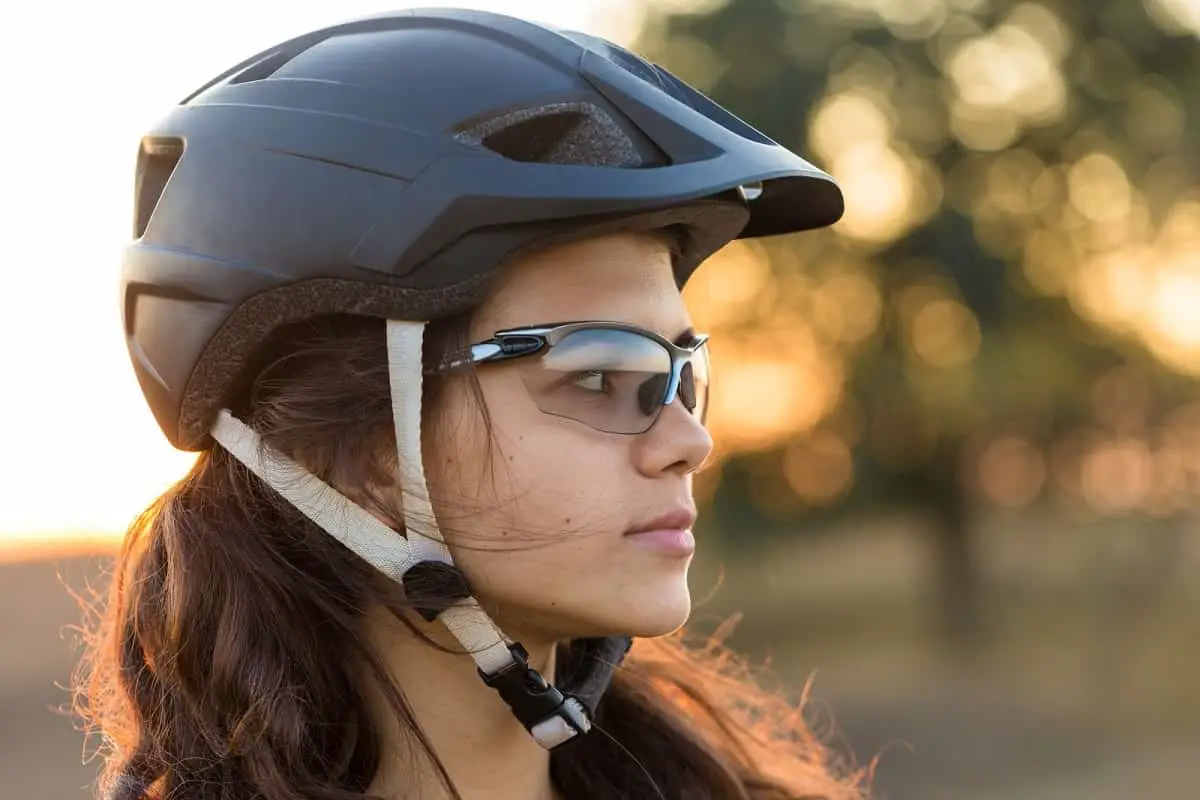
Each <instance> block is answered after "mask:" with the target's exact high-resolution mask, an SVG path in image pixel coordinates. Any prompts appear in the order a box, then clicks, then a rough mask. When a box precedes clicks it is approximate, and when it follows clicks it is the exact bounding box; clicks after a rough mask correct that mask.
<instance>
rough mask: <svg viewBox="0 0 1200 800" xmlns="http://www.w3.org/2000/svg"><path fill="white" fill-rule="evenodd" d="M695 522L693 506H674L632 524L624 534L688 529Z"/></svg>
mask: <svg viewBox="0 0 1200 800" xmlns="http://www.w3.org/2000/svg"><path fill="white" fill-rule="evenodd" d="M695 524H696V510H695V509H693V508H676V509H674V510H672V511H668V512H667V513H665V514H661V515H659V516H657V517H655V518H654V519H652V520H649V521H648V522H645V523H639V524H637V525H634V526H633V527H631V528H630V529H629V530H627V531H625V534H626V535H630V534H634V533H645V532H646V531H661V530H690V529H691V527H692V526H693V525H695Z"/></svg>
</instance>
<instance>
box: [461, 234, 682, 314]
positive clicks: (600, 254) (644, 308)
mask: <svg viewBox="0 0 1200 800" xmlns="http://www.w3.org/2000/svg"><path fill="white" fill-rule="evenodd" d="M567 320H612V321H619V322H629V323H633V324H635V325H640V326H642V327H645V328H649V329H650V330H656V331H658V332H660V333H662V334H664V335H666V336H669V337H673V336H674V335H675V334H677V333H678V332H679V330H682V329H683V328H685V327H687V325H688V323H689V319H688V315H687V309H686V308H685V306H684V304H683V298H682V297H681V295H680V293H679V289H678V287H677V286H676V285H675V275H674V271H673V269H672V263H671V253H670V250H669V248H668V246H667V244H666V242H665V241H662V240H660V239H659V238H657V237H654V236H650V235H647V234H632V233H623V234H615V235H610V236H603V237H597V238H593V239H585V240H581V241H578V242H571V243H569V244H563V245H558V246H555V247H551V248H547V249H545V250H541V251H538V252H536V253H533V254H530V255H528V256H525V257H523V258H520V259H518V260H516V261H514V262H512V263H511V264H509V265H507V266H506V267H505V268H504V270H503V271H502V273H501V274H500V276H499V279H498V281H497V285H496V287H495V289H494V291H493V293H492V294H491V296H490V297H489V299H488V300H487V301H486V302H485V303H484V304H483V305H482V306H481V307H480V309H479V312H478V313H477V314H476V315H475V319H474V321H473V323H472V326H471V328H472V334H473V335H475V336H489V335H491V334H492V332H494V331H496V330H500V329H503V328H511V327H520V326H523V325H534V324H539V323H546V322H560V321H567Z"/></svg>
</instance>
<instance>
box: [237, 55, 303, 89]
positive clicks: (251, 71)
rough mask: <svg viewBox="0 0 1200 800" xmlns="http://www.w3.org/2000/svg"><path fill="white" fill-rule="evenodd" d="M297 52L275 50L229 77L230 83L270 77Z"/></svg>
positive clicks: (248, 81)
mask: <svg viewBox="0 0 1200 800" xmlns="http://www.w3.org/2000/svg"><path fill="white" fill-rule="evenodd" d="M297 55H298V53H297V52H296V51H295V49H294V48H293V49H289V50H276V51H275V52H274V53H271V54H269V55H267V56H264V57H263V58H260V59H259V60H258V61H255V62H254V63H253V64H251V65H250V66H248V67H246V68H245V69H244V70H242V71H241V72H239V73H238V74H236V75H234V76H233V77H232V78H230V79H229V82H230V83H250V82H251V81H261V80H264V79H266V78H269V77H271V76H272V75H274V74H275V73H276V72H278V71H279V70H280V68H282V67H283V65H284V64H286V63H288V62H289V61H291V60H292V59H293V58H295V57H296V56H297Z"/></svg>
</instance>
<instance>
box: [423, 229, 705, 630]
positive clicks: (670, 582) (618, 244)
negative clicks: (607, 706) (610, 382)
mask: <svg viewBox="0 0 1200 800" xmlns="http://www.w3.org/2000/svg"><path fill="white" fill-rule="evenodd" d="M579 320H588V321H616V322H625V323H632V324H634V325H637V326H640V327H642V328H645V329H648V330H651V331H655V332H657V333H659V334H660V335H662V336H663V337H665V338H666V339H668V340H671V341H674V340H675V339H676V338H677V337H679V336H680V334H682V333H684V332H685V331H686V330H687V329H688V328H689V327H690V325H691V321H690V319H689V318H688V313H687V310H686V309H685V308H684V304H683V300H682V298H681V297H680V294H679V290H678V289H677V288H676V286H675V280H674V277H673V274H672V270H671V258H670V254H669V252H668V249H667V247H666V246H665V245H664V244H662V243H660V242H659V241H657V240H656V239H654V238H652V237H649V236H641V235H633V234H620V235H615V236H606V237H603V238H596V239H590V240H586V241H581V242H576V243H571V244H568V245H563V246H559V247H555V248H553V249H551V250H546V251H543V252H540V253H538V254H536V255H531V256H529V257H527V258H525V259H523V260H521V261H520V262H518V263H514V264H512V265H511V266H510V267H509V268H508V269H507V270H506V271H505V273H504V274H503V276H502V279H501V282H500V285H499V286H498V288H497V291H496V292H495V294H493V296H492V297H491V299H490V300H489V301H488V302H487V303H486V304H485V305H484V306H483V307H482V308H481V309H480V311H479V313H478V314H477V315H476V317H475V319H474V321H473V323H472V327H471V331H470V335H471V340H472V342H477V341H481V340H485V339H487V338H489V337H491V336H492V335H493V334H494V333H495V332H496V331H498V330H503V329H505V328H519V327H524V326H533V325H538V324H542V323H554V322H561V321H579ZM531 358H534V359H536V358H537V356H533V357H531ZM530 366H531V365H530V364H528V363H527V364H525V365H524V366H521V365H520V363H519V360H517V361H510V362H507V363H499V364H492V365H484V366H481V367H480V368H479V369H478V372H477V375H478V379H479V383H480V384H481V386H482V390H483V397H484V401H485V403H486V406H487V411H488V414H489V415H490V417H491V424H492V445H491V446H490V447H489V445H488V438H489V434H488V430H487V427H486V425H485V423H484V421H483V419H482V417H481V414H480V411H479V408H478V405H477V403H476V402H475V400H474V398H473V397H472V394H471V389H470V386H469V384H468V383H467V382H466V381H465V380H463V379H452V380H451V381H450V384H449V386H448V387H447V389H446V391H445V392H444V393H442V395H441V398H440V400H439V402H438V405H437V407H436V408H434V409H432V419H431V422H432V426H431V430H430V431H429V432H428V433H427V435H426V442H425V449H426V454H425V462H426V464H425V465H426V472H427V479H428V481H429V487H430V494H431V497H432V499H433V503H434V508H435V511H436V513H437V514H438V518H439V521H440V523H441V526H442V531H443V534H444V535H445V537H446V539H447V541H448V542H449V544H450V546H451V550H452V551H453V555H454V559H455V563H456V564H457V565H458V566H459V567H460V568H461V569H462V570H463V571H464V572H465V573H466V575H467V577H468V578H469V579H470V581H471V583H472V585H473V586H474V588H475V590H476V594H477V596H478V597H479V599H480V601H481V602H482V603H483V604H484V606H485V608H487V609H488V610H489V612H491V613H492V614H493V615H494V616H495V619H496V621H497V623H498V624H499V625H500V626H501V628H502V629H504V630H505V631H506V632H508V633H509V634H510V635H513V636H516V637H517V638H523V639H524V640H526V641H528V642H534V641H539V640H555V639H562V638H570V637H580V636H600V635H613V634H630V635H635V636H655V635H660V634H664V633H667V632H670V631H672V630H674V629H675V628H678V627H679V626H680V625H682V624H683V623H684V622H685V621H686V619H687V615H688V613H689V611H690V608H691V598H690V595H689V593H688V587H687V571H688V565H689V563H690V561H691V555H690V552H688V550H687V548H686V547H683V548H680V547H679V546H678V544H679V539H680V538H681V537H679V536H674V537H672V536H669V535H656V534H648V535H642V536H639V535H631V534H630V533H629V532H630V531H631V530H635V529H641V528H645V527H647V526H648V525H650V524H651V523H653V522H654V521H655V520H657V519H660V518H662V517H664V516H670V515H676V516H680V515H681V516H682V517H683V524H684V526H686V527H689V528H690V527H691V526H690V523H689V522H688V521H687V518H688V517H689V516H691V515H694V505H693V499H692V474H693V473H694V472H695V471H696V469H697V468H698V467H699V466H700V464H701V463H702V462H703V461H704V460H705V458H706V457H707V456H708V454H709V452H710V451H711V449H712V440H711V438H710V437H709V435H708V433H707V431H706V430H705V429H704V428H703V427H702V425H701V424H700V422H699V420H698V419H696V418H695V417H694V416H692V414H690V413H689V412H688V411H687V410H686V409H685V408H684V406H683V405H682V403H681V402H680V400H679V399H678V398H677V399H676V400H675V402H674V403H673V404H672V405H670V406H668V407H666V408H664V409H663V410H662V412H661V414H660V415H659V417H658V420H657V421H656V422H655V423H654V425H653V426H652V427H651V428H650V429H649V430H647V431H646V432H645V433H641V434H636V435H622V434H614V433H604V432H601V431H598V430H596V429H594V428H592V427H588V426H587V425H585V424H583V423H581V422H576V421H574V420H572V419H568V418H565V417H561V416H554V415H551V414H547V413H543V412H542V411H541V410H539V407H538V405H537V404H536V403H535V400H534V398H533V396H532V395H531V392H530V388H529V387H528V386H527V383H526V376H528V371H529V367H530ZM590 388H592V387H591V384H590V383H587V382H586V381H585V382H584V383H583V384H581V385H580V388H579V390H580V391H583V390H585V389H590ZM574 390H575V388H573V389H572V391H574ZM675 522H676V523H678V522H679V520H678V519H677V520H675ZM682 538H683V539H684V543H685V544H686V537H682ZM672 542H673V543H674V546H672ZM518 632H519V633H520V635H519V636H518V635H517V634H518Z"/></svg>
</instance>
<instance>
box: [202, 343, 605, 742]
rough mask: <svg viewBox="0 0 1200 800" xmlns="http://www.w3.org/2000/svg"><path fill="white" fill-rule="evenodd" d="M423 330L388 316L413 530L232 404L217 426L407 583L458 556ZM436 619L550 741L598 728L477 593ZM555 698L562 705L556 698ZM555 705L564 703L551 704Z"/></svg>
mask: <svg viewBox="0 0 1200 800" xmlns="http://www.w3.org/2000/svg"><path fill="white" fill-rule="evenodd" d="M424 330H425V323H423V322H403V321H397V320H389V321H388V323H387V349H388V372H389V375H390V377H391V394H392V417H393V420H394V423H395V428H396V450H397V455H398V456H399V460H398V463H399V470H400V488H401V492H402V496H403V503H404V525H405V531H406V533H407V537H406V536H403V535H400V534H399V533H397V532H396V531H394V530H392V529H391V528H389V527H388V526H387V525H384V524H383V523H382V522H380V521H379V520H378V519H376V518H375V517H374V516H372V515H371V514H370V513H368V512H367V511H366V510H365V509H363V508H362V507H361V506H359V505H356V504H355V503H353V502H352V501H351V500H350V499H349V498H347V497H346V496H345V495H343V494H342V493H341V492H339V491H337V490H336V489H334V488H333V487H332V486H330V485H329V484H327V483H325V482H324V481H322V480H321V479H320V478H318V477H316V476H315V475H313V474H311V473H310V472H308V471H306V470H305V469H304V468H302V467H301V466H300V465H298V464H297V463H296V462H294V461H292V460H291V459H289V458H288V457H286V456H285V455H283V454H282V453H278V452H275V451H274V450H272V449H271V448H269V447H267V446H266V445H265V444H263V442H262V439H261V438H260V437H259V435H258V434H257V433H255V432H254V431H253V430H251V428H250V427H249V426H248V425H246V424H245V423H244V422H242V421H241V420H239V419H238V418H236V417H234V416H233V415H232V414H231V413H230V412H229V411H228V410H225V409H223V410H222V411H221V412H220V413H219V414H218V417H217V422H216V424H215V425H214V426H213V429H212V436H213V438H214V439H215V440H216V441H217V442H218V443H219V444H220V445H221V446H222V447H224V448H225V449H226V450H228V451H229V453H230V454H231V455H232V456H233V457H234V458H236V459H237V460H238V461H240V462H241V463H242V464H244V465H245V466H246V468H247V469H249V470H250V471H251V472H253V473H254V474H255V475H256V476H258V478H259V479H260V480H262V481H263V482H264V483H266V484H267V485H268V486H270V487H271V488H272V489H274V490H275V491H276V492H278V493H279V494H280V495H282V496H283V497H284V498H285V499H287V501H288V502H289V503H291V504H292V505H293V506H295V507H296V508H297V509H299V510H300V511H301V512H302V513H303V514H304V515H305V516H306V517H308V518H309V519H310V520H312V521H313V522H314V523H316V524H317V525H318V526H320V527H321V529H322V530H324V531H325V532H326V533H328V534H329V535H330V536H332V537H333V538H335V539H337V540H338V541H339V542H341V543H342V544H344V545H345V546H346V547H348V548H350V550H352V551H354V552H355V553H356V554H358V555H359V556H360V557H362V558H363V559H364V560H365V561H367V562H368V563H369V564H371V565H372V566H374V567H375V568H376V569H378V570H379V571H380V572H382V573H383V574H384V575H387V576H388V577H389V578H391V579H392V580H393V581H395V582H397V583H399V584H401V585H403V584H404V577H405V575H406V574H408V572H409V570H411V569H412V568H413V567H415V566H417V565H418V564H423V563H429V562H433V563H437V564H443V565H453V563H454V561H453V559H452V558H451V555H450V550H449V549H448V548H447V547H446V543H445V541H444V540H443V539H442V535H441V532H440V530H439V528H438V523H437V518H436V517H435V516H434V513H433V507H432V505H430V502H429V491H428V487H427V485H426V482H425V468H424V466H423V462H422V459H421V394H422V392H421V384H422V377H423V368H422V360H421V345H422V337H423V334H424ZM437 618H438V619H440V620H441V621H442V623H443V624H445V626H446V627H447V628H448V629H449V630H450V632H451V633H452V634H453V635H454V638H455V639H457V640H458V641H459V643H460V644H461V645H462V646H463V648H464V649H465V650H466V652H467V653H469V654H470V656H471V657H472V658H473V659H474V660H475V663H476V665H477V666H478V667H479V671H480V673H481V674H482V676H483V679H484V681H485V682H487V683H488V684H489V685H491V686H492V687H493V688H495V689H497V691H499V692H500V694H501V696H502V697H503V698H504V700H505V701H506V702H507V703H508V704H509V706H510V707H511V708H512V710H513V712H514V714H515V715H516V716H517V718H518V719H520V720H521V722H522V723H523V724H525V726H526V727H527V728H528V729H529V732H530V733H531V734H532V735H533V737H534V738H535V739H536V740H537V741H538V743H539V744H541V745H542V746H543V747H545V748H546V749H553V748H554V747H557V746H558V745H560V744H563V743H565V742H567V741H569V740H570V739H572V738H574V737H575V736H576V735H578V734H580V733H586V732H587V731H588V730H589V729H590V727H591V723H590V720H589V718H588V714H587V711H586V710H585V708H584V706H583V705H582V703H580V702H579V700H577V699H576V698H574V697H572V696H570V695H566V696H562V695H561V694H557V690H556V689H554V688H553V687H550V686H547V685H545V682H544V681H543V680H542V679H541V678H540V676H538V675H537V673H536V672H535V671H533V670H532V669H530V668H529V667H528V665H527V664H526V662H525V655H524V650H523V649H522V648H521V646H520V645H519V644H515V643H513V642H511V641H510V640H509V639H508V638H507V637H506V636H505V635H504V634H503V633H502V632H501V631H500V629H499V628H498V627H496V624H495V623H494V622H493V621H492V620H491V618H490V617H489V616H488V615H487V613H486V612H485V611H484V610H483V609H482V608H480V607H479V603H478V602H477V601H476V600H475V599H474V598H472V597H468V598H464V599H462V600H459V601H457V602H455V603H454V604H452V605H450V606H449V607H447V608H445V609H444V610H443V611H442V612H441V613H440V614H439V615H438V616H437ZM531 680H532V684H531ZM539 683H540V684H541V687H542V688H540V689H539ZM531 691H532V692H533V693H534V694H530V692H531ZM555 696H557V698H558V702H557V703H555V702H554V700H553V699H552V698H553V697H555ZM538 697H541V698H542V699H541V700H538V699H537V698H538ZM547 703H550V704H552V705H557V706H558V707H557V708H554V709H550V708H549V707H548V706H547Z"/></svg>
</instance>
